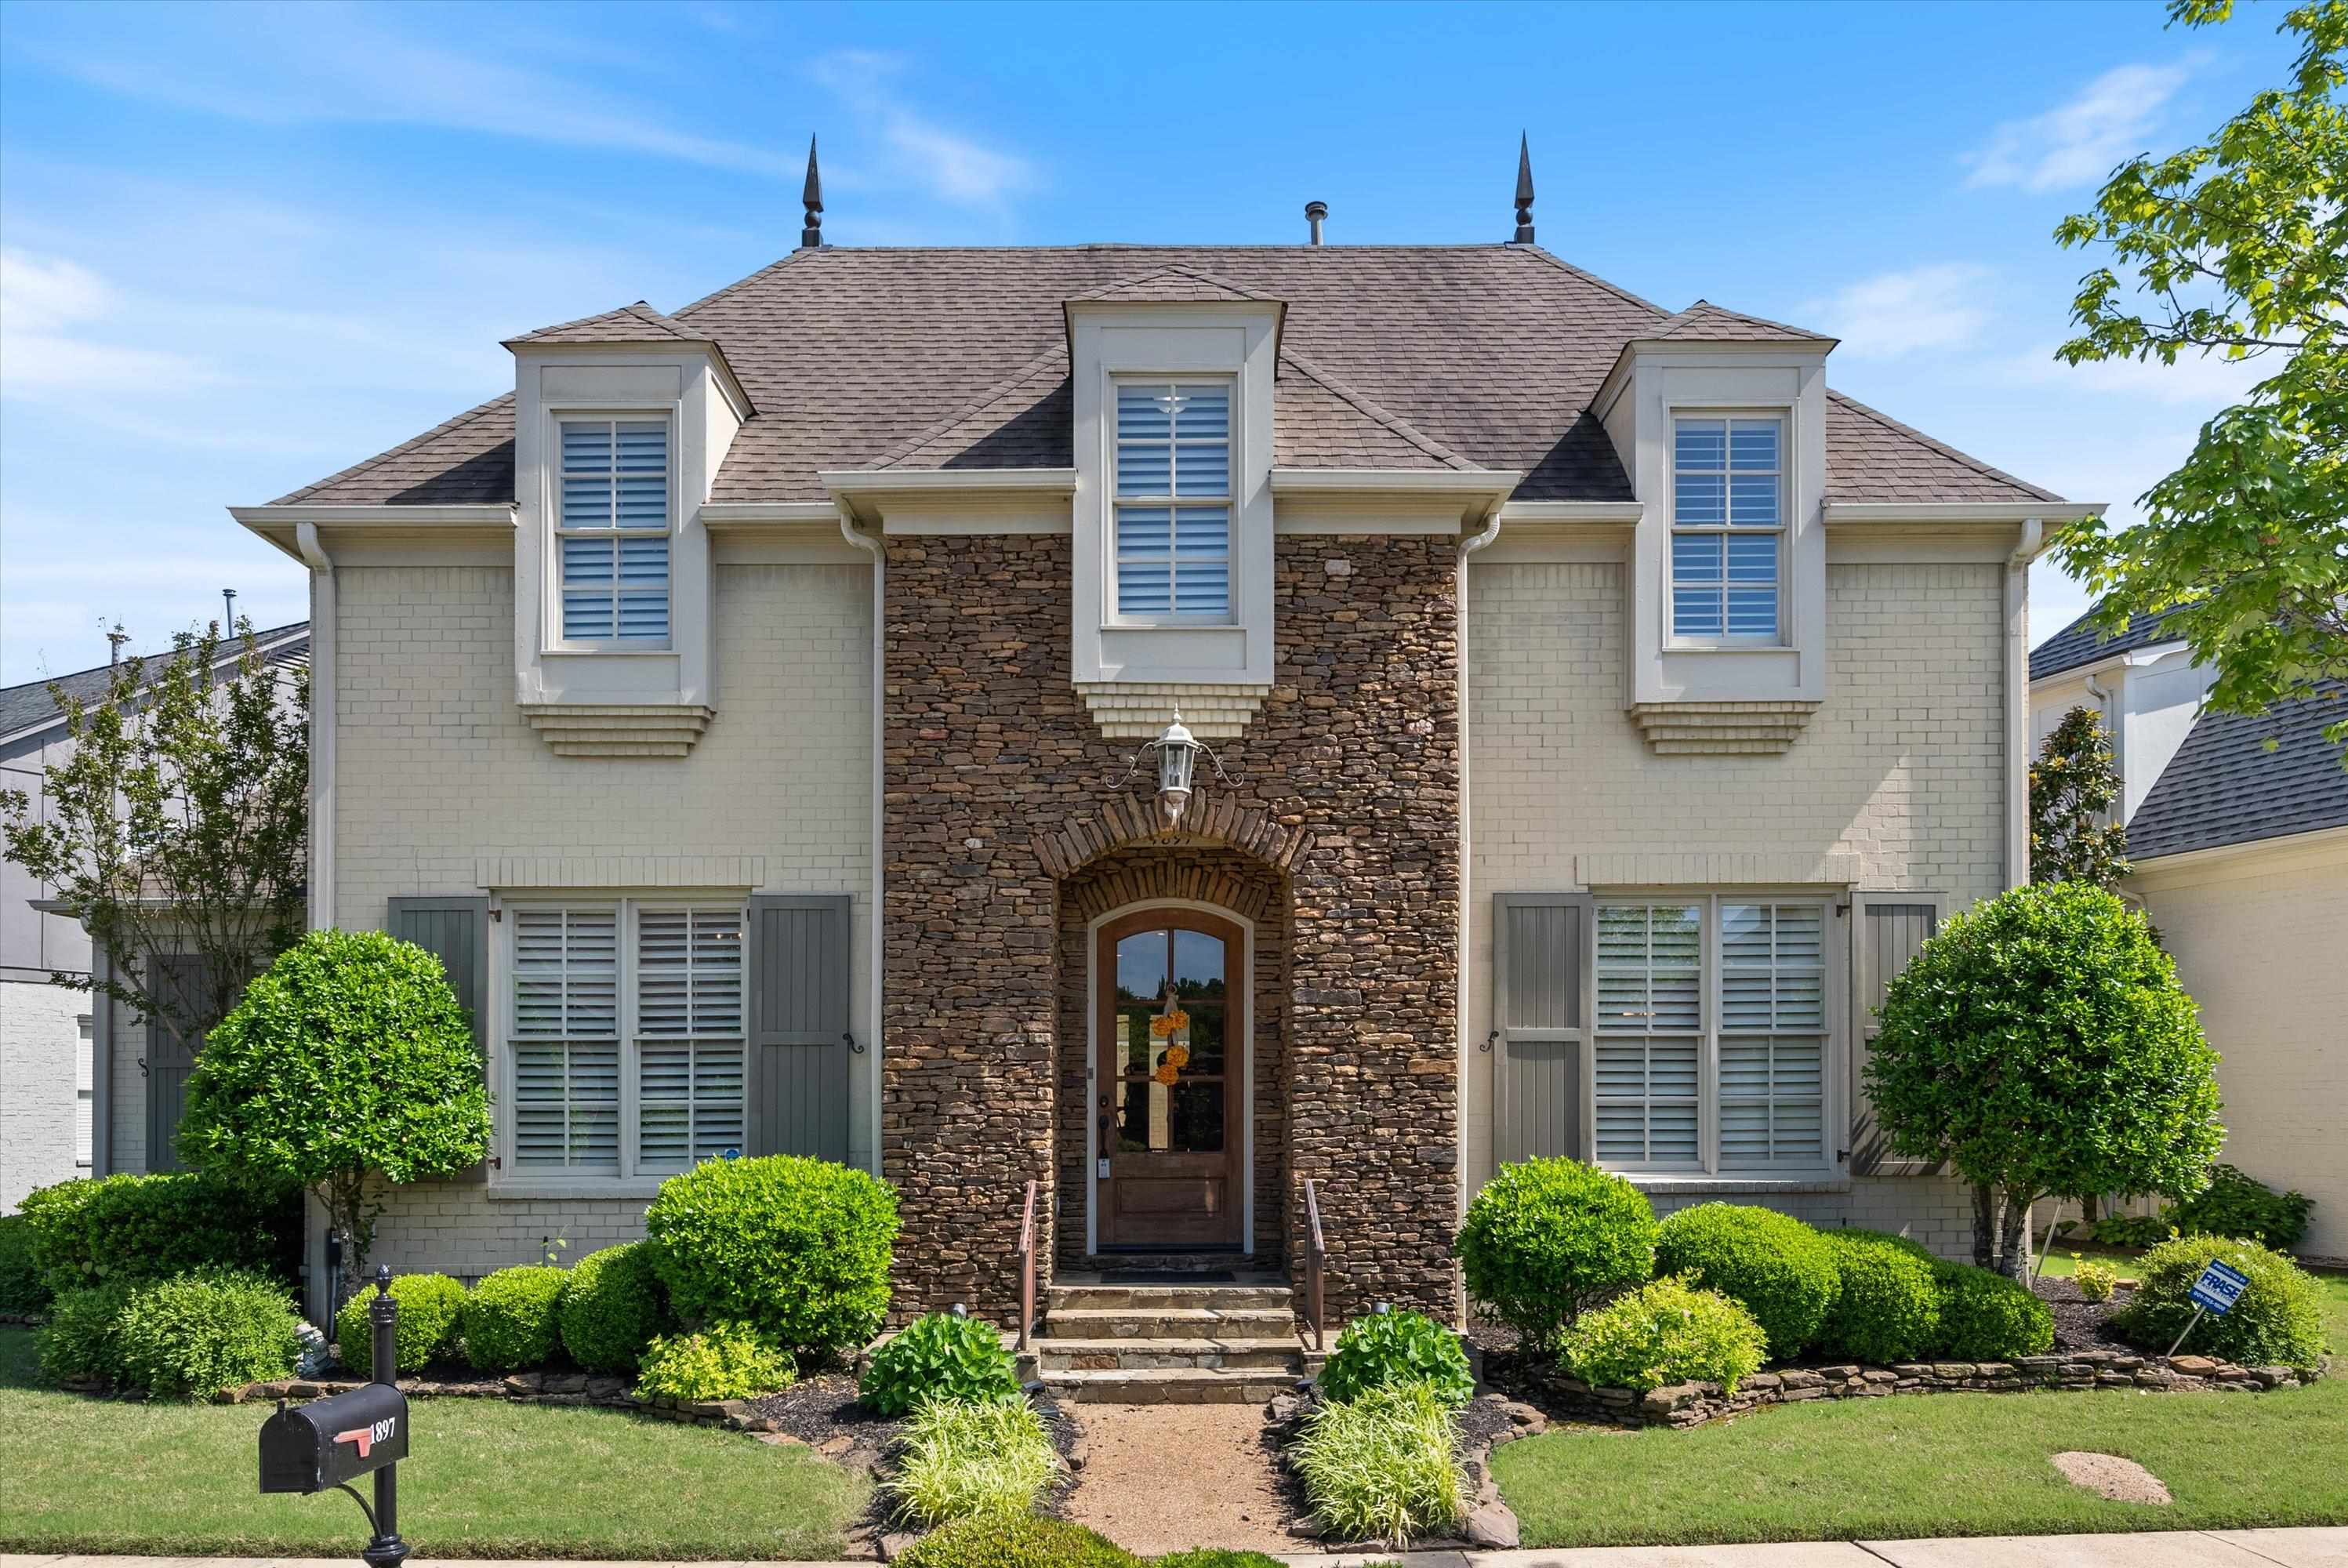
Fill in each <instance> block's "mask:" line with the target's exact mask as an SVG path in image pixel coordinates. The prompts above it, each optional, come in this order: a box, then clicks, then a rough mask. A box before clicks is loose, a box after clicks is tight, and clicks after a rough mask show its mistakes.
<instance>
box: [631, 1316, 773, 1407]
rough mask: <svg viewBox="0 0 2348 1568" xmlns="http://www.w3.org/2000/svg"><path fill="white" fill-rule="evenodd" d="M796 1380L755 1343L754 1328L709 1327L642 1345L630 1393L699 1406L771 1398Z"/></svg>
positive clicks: (760, 1342)
mask: <svg viewBox="0 0 2348 1568" xmlns="http://www.w3.org/2000/svg"><path fill="white" fill-rule="evenodd" d="M796 1381H798V1367H795V1366H794V1365H792V1363H791V1358H790V1357H788V1356H786V1355H785V1354H783V1352H782V1351H780V1350H778V1349H777V1348H776V1347H775V1346H771V1345H769V1344H767V1342H766V1341H765V1340H763V1339H761V1338H759V1337H758V1332H757V1329H756V1328H753V1327H752V1326H750V1325H748V1324H747V1323H713V1324H711V1325H710V1326H708V1327H707V1328H705V1329H703V1330H702V1331H701V1332H700V1333H698V1334H678V1335H671V1336H665V1337H663V1338H659V1339H655V1340H654V1341H653V1342H652V1344H651V1345H650V1346H646V1347H645V1350H644V1370H643V1371H642V1372H641V1373H639V1374H638V1376H637V1377H636V1393H637V1395H638V1397H639V1398H647V1399H650V1398H660V1397H662V1396H666V1397H667V1398H672V1399H683V1400H686V1401H688V1402H691V1403H695V1404H699V1403H701V1402H703V1401H705V1400H712V1399H747V1398H750V1397H752V1396H753V1395H756V1394H771V1393H773V1392H775V1391H776V1390H777V1389H778V1388H788V1387H790V1386H791V1385H792V1384H793V1383H794V1382H796Z"/></svg>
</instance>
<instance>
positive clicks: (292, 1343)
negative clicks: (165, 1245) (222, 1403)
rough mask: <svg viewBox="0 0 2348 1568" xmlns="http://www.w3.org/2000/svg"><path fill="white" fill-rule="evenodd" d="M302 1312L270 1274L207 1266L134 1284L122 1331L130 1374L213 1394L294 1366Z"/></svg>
mask: <svg viewBox="0 0 2348 1568" xmlns="http://www.w3.org/2000/svg"><path fill="white" fill-rule="evenodd" d="M300 1321H301V1320H300V1319H299V1318H297V1317H295V1316H294V1314H293V1296H292V1295H289V1294H288V1293H287V1291H286V1289H285V1287H284V1286H283V1285H282V1284H278V1283H277V1282H276V1281H275V1280H273V1279H272V1278H270V1277H269V1276H268V1275H266V1274H235V1273H227V1272H206V1273H201V1274H181V1275H180V1276H179V1277H178V1278H177V1279H167V1280H155V1281H150V1282H149V1283H148V1284H141V1285H139V1286H137V1287H136V1288H135V1289H133V1290H132V1291H131V1293H130V1295H129V1299H128V1300H127V1301H126V1302H125V1303H124V1305H123V1308H122V1315H121V1317H120V1319H119V1320H118V1322H117V1324H116V1327H115V1333H116V1335H117V1336H118V1340H119V1343H120V1346H121V1352H122V1380H123V1381H124V1382H126V1383H130V1384H134V1385H136V1386H138V1387H142V1388H145V1389H147V1390H149V1392H150V1393H153V1394H155V1395H157V1396H159V1397H160V1398H170V1399H186V1398H210V1397H211V1395H214V1394H217V1393H219V1392H220V1391H221V1389H223V1388H233V1387H241V1386H242V1385H243V1384H246V1383H256V1382H259V1381H260V1380H262V1379H263V1378H264V1377H284V1376H285V1375H286V1374H288V1373H290V1372H292V1371H293V1366H294V1362H295V1361H296V1359H297V1358H298V1357H300V1355H301V1348H302V1341H301V1337H300V1336H299V1335H298V1334H297V1333H296V1332H295V1330H296V1326H298V1324H299V1323H300Z"/></svg>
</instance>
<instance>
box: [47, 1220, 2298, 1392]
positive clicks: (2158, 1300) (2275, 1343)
mask: <svg viewBox="0 0 2348 1568" xmlns="http://www.w3.org/2000/svg"><path fill="white" fill-rule="evenodd" d="M2212 1261H2216V1262H2219V1263H2224V1264H2230V1265H2231V1266H2232V1267H2234V1268H2236V1269H2239V1270H2240V1271H2241V1272H2242V1273H2243V1274H2247V1275H2249V1276H2250V1284H2249V1285H2247V1286H2246V1287H2244V1289H2243V1291H2242V1294H2241V1297H2240V1299H2239V1300H2237V1301H2236V1302H2235V1303H2234V1306H2233V1310H2232V1311H2230V1312H2228V1313H2226V1314H2225V1315H2222V1316H2221V1315H2219V1314H2217V1313H2214V1312H2212V1313H2207V1314H2204V1315H2203V1316H2202V1319H2201V1321H2200V1322H2199V1323H2197V1324H2194V1325H2193V1332H2192V1334H2191V1335H2189V1336H2188V1337H2187V1338H2186V1341H2185V1344H2184V1345H2183V1346H2181V1347H2180V1349H2179V1352H2178V1354H2180V1355H2194V1354H2199V1355H2202V1356H2218V1357H2224V1358H2225V1359H2226V1360H2229V1361H2235V1362H2240V1364H2241V1365H2243V1366H2245V1367H2312V1366H2314V1365H2315V1364H2316V1363H2317V1362H2318V1361H2319V1360H2320V1359H2322V1355H2323V1341H2324V1333H2323V1305H2322V1299H2321V1297H2320V1295H2319V1293H2318V1290H2317V1287H2316V1284H2315V1280H2314V1278H2313V1276H2312V1275H2310V1274H2307V1273H2306V1272H2305V1271H2304V1270H2302V1269H2301V1268H2300V1266H2299V1265H2298V1264H2294V1263H2292V1262H2291V1260H2290V1259H2289V1258H2287V1257H2285V1256H2283V1255H2282V1254H2281V1253H2276V1252H2270V1251H2269V1250H2267V1249H2266V1248H2265V1247H2262V1246H2260V1245H2259V1244H2258V1243H2256V1242H2236V1241H2229V1240H2227V1239H2226V1238H2224V1237H2222V1236H2184V1237H2180V1238H2178V1240H2176V1241H2173V1242H2165V1243H2162V1244H2161V1245H2159V1246H2157V1247H2155V1248H2153V1249H2152V1251H2150V1252H2148V1253H2145V1254H2144V1258H2143V1260H2142V1261H2141V1262H2140V1263H2139V1264H2137V1274H2138V1276H2139V1279H2138V1284H2137V1287H2136V1294H2135V1295H2132V1296H2131V1297H2129V1298H2128V1304H2127V1306H2125V1307H2123V1308H2122V1309H2121V1310H2120V1313H2119V1316H2118V1318H2117V1320H2116V1321H2117V1323H2118V1326H2119V1330H2120V1332H2121V1333H2122V1334H2123V1335H2125V1336H2127V1339H2128V1342H2129V1343H2130V1344H2133V1345H2137V1346H2142V1347H2143V1348H2145V1349H2147V1350H2154V1351H2165V1350H2167V1349H2168V1346H2169V1345H2170V1343H2171V1342H2172V1341H2174V1340H2175V1339H2176V1338H2177V1336H2178V1335H2179V1334H2181V1333H2183V1332H2184V1330H2185V1326H2186V1324H2187V1323H2188V1322H2189V1321H2191V1319H2192V1316H2193V1303H2192V1302H2191V1301H2190V1300H2188V1296H2187V1293H2188V1292H2189V1291H2190V1290H2191V1289H2192V1288H2193V1282H2194V1281H2195V1280H2196V1279H2198V1278H2199V1277H2200V1274H2201V1271H2202V1270H2203V1269H2205V1268H2207V1267H2208V1266H2209V1264H2210V1263H2211V1262H2212ZM64 1299H65V1298H64V1297H62V1296H60V1297H58V1301H59V1303H60V1305H62V1304H63V1302H64Z"/></svg>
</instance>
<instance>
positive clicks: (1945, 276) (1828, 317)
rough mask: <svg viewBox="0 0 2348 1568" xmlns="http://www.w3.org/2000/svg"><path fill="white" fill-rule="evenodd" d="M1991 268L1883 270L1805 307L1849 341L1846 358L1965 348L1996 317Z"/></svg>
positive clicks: (1948, 265)
mask: <svg viewBox="0 0 2348 1568" xmlns="http://www.w3.org/2000/svg"><path fill="white" fill-rule="evenodd" d="M1989 278H1990V272H1989V269H1988V268H1987V267H1982V266H1975V265H1973V264H1972V263H1969V262H1941V263H1935V264H1933V265H1931V266H1922V267H1911V268H1910V269H1908V270H1907V271H1905V272H1895V273H1877V274H1876V275H1875V276H1874V277H1871V278H1862V279H1860V280H1859V282H1857V283H1855V284H1851V285H1849V287H1848V288H1845V289H1843V290H1841V291H1840V292H1838V293H1837V294H1832V295H1829V296H1828V297H1826V298H1824V299H1817V300H1812V301H1810V302H1809V303H1808V304H1805V305H1804V306H1803V307H1802V310H1803V314H1804V315H1806V316H1808V317H1813V318H1815V319H1816V320H1818V322H1819V323H1820V324H1821V325H1824V326H1825V327H1826V328H1827V329H1828V330H1829V331H1831V332H1832V333H1833V334H1834V335H1836V336H1838V337H1839V338H1841V339H1842V340H1843V343H1842V353H1843V355H1844V356H1845V357H1846V358H1855V359H1892V358H1897V357H1898V356H1900V355H1903V354H1913V353H1915V352H1916V351H1917V350H1919V349H1924V348H1965V347H1969V346H1972V343H1973V341H1974V339H1975V338H1976V337H1977V336H1978V335H1980V332H1981V329H1982V327H1983V326H1984V325H1987V323H1988V321H1989V319H1990V311H1989V307H1988V304H1987V301H1986V299H1985V297H1984V296H1985V294H1986V290H1987V284H1988V283H1989Z"/></svg>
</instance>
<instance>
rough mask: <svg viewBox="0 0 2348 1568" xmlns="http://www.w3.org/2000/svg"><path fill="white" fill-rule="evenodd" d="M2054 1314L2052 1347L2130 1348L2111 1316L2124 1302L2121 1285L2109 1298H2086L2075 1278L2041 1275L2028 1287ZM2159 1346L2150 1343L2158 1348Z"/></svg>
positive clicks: (2080, 1348)
mask: <svg viewBox="0 0 2348 1568" xmlns="http://www.w3.org/2000/svg"><path fill="white" fill-rule="evenodd" d="M2030 1288H2031V1289H2032V1290H2033V1291H2034V1292H2036V1293H2037V1296H2038V1299H2039V1300H2041V1301H2043V1302H2044V1303H2045V1304H2046V1305H2048V1306H2049V1307H2050V1308H2052V1309H2053V1311H2054V1313H2055V1349H2057V1350H2133V1349H2137V1348H2139V1347H2138V1346H2132V1345H2130V1344H2128V1342H2127V1340H2125V1339H2122V1338H2121V1337H2120V1336H2119V1330H2118V1329H2117V1328H2116V1327H2114V1326H2113V1319H2114V1318H2115V1317H2116V1316H2117V1315H2118V1313H2119V1310H2120V1308H2121V1307H2123V1306H2125V1305H2127V1298H2128V1295H2129V1292H2128V1289H2127V1286H2125V1285H2123V1286H2121V1287H2120V1289H2118V1290H2117V1291H2115V1292H2114V1293H2113V1294H2112V1298H2111V1300H2109V1301H2089V1300H2088V1299H2087V1298H2086V1297H2085V1296H2084V1295H2080V1294H2079V1284H2078V1282H2077V1281H2076V1280H2069V1279H2056V1278H2053V1277H2042V1278H2040V1279H2039V1280H2038V1281H2037V1282H2036V1283H2035V1284H2033V1285H2032V1286H2031V1287H2030ZM2162 1348H2163V1346H2157V1345H2156V1346H2153V1349H2154V1350H2156V1351H2158V1350H2160V1349H2162Z"/></svg>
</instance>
